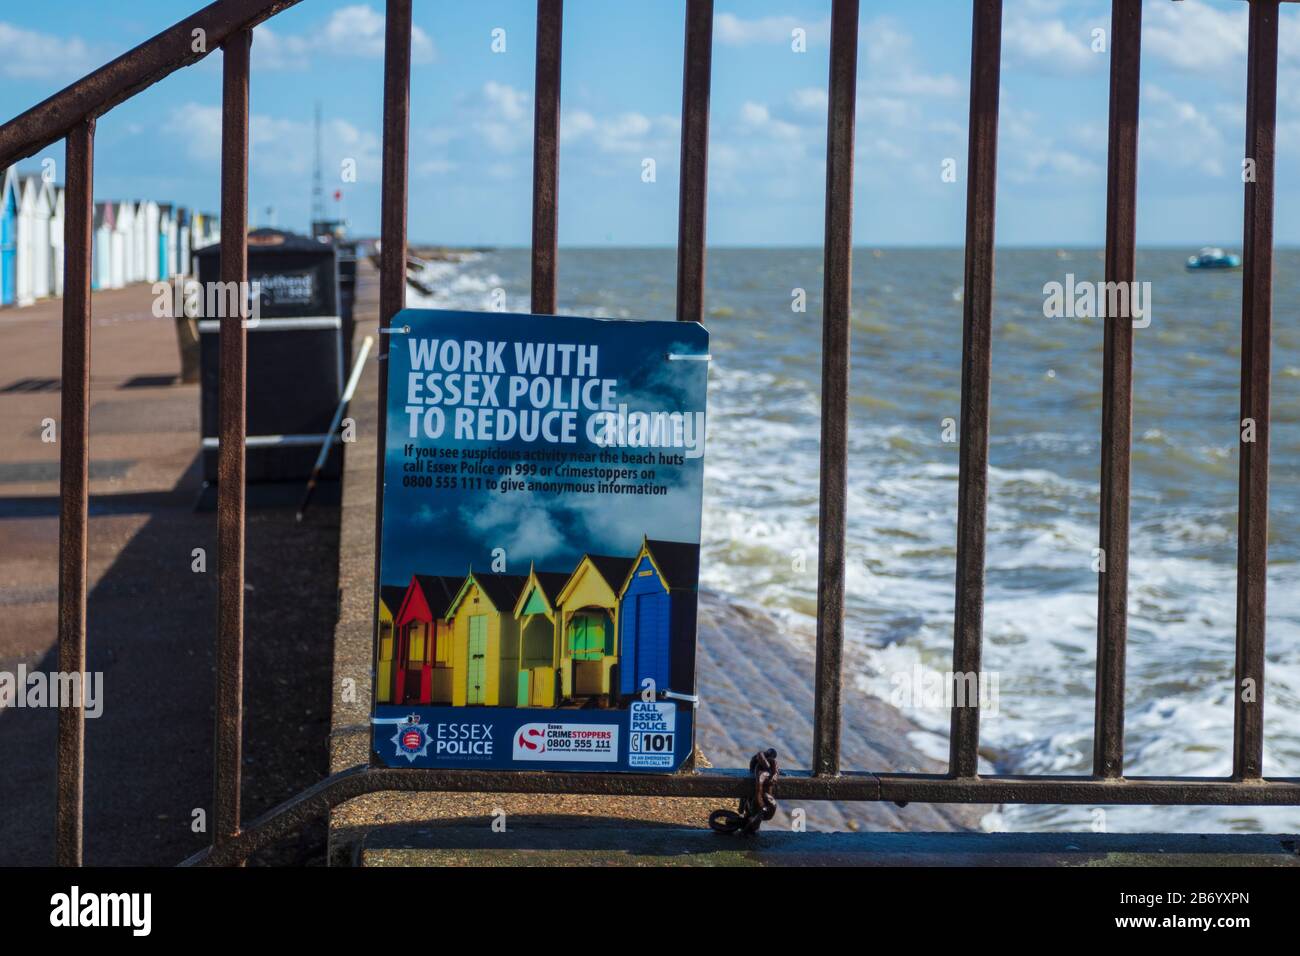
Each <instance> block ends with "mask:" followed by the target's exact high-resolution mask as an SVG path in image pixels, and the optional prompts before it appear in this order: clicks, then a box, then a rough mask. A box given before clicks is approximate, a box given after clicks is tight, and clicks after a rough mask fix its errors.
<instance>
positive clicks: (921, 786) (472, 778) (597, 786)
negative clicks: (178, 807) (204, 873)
mask: <svg viewBox="0 0 1300 956" xmlns="http://www.w3.org/2000/svg"><path fill="white" fill-rule="evenodd" d="M384 791H389V792H395V793H417V792H449V793H556V794H559V793H579V794H593V795H596V796H670V797H723V798H725V797H731V798H734V799H737V800H739V799H741V798H744V797H752V796H753V795H754V776H753V774H752V773H751V772H750V771H748V770H730V771H716V770H715V771H711V772H709V773H707V774H676V775H672V776H666V775H656V774H631V773H565V772H558V773H517V772H512V771H508V770H418V769H416V770H411V769H403V768H385V767H368V766H365V765H361V766H357V767H352V768H350V769H348V770H344V771H342V772H341V773H337V774H335V775H334V776H332V777H328V778H327V779H325V780H322V781H321V782H320V783H318V784H316V785H315V786H314V787H311V788H310V789H308V790H305V791H303V792H302V793H300V794H298V795H297V796H295V797H293V798H292V799H290V800H287V801H286V802H284V803H282V804H280V805H279V806H278V807H275V808H274V809H272V810H270V811H268V812H267V813H265V814H264V815H262V816H261V817H259V818H258V819H256V820H254V821H252V822H251V823H250V824H248V826H247V827H245V828H244V830H243V831H242V832H241V833H240V834H239V836H238V837H237V838H236V839H235V840H234V841H232V842H231V843H230V844H227V845H225V846H218V847H211V848H209V849H206V850H203V851H201V852H199V853H196V854H195V855H194V856H192V857H190V858H189V859H188V860H186V861H185V865H229V864H231V863H236V862H239V861H240V860H243V859H247V857H248V856H250V855H251V854H253V853H255V852H257V851H258V850H260V849H262V848H264V847H267V846H270V845H271V844H272V843H274V842H275V841H276V840H277V839H279V838H281V837H284V836H287V835H289V834H291V833H293V832H295V831H296V830H298V829H300V828H301V827H302V826H303V824H305V823H308V822H310V821H311V820H314V819H318V818H320V817H323V816H324V815H325V814H327V813H328V812H329V811H330V810H331V809H332V808H333V807H336V806H338V805H339V804H341V803H345V802H346V801H348V800H351V799H353V798H355V797H360V796H364V795H366V794H369V793H380V792H384ZM771 795H772V796H773V797H775V798H778V799H783V800H845V801H889V802H894V803H898V802H903V803H907V802H918V803H919V802H930V803H976V804H978V803H1059V804H1085V805H1107V806H1112V805H1134V804H1179V805H1194V804H1204V805H1222V806H1285V805H1290V804H1295V803H1297V802H1300V778H1296V777H1288V778H1280V779H1276V780H1260V781H1250V782H1245V783H1232V782H1229V781H1227V780H1222V779H1207V778H1190V777H1130V778H1128V779H1125V780H1098V779H1095V778H1091V777H1081V776H1076V777H1061V776H1052V777H1048V776H1033V777H1013V776H1005V777H983V778H967V779H956V778H953V777H949V776H941V775H937V774H872V773H859V772H853V771H847V772H845V773H843V774H840V775H838V776H824V775H816V774H810V773H808V772H806V771H782V772H781V776H780V778H779V779H778V780H776V781H775V782H774V784H773V786H772V791H771Z"/></svg>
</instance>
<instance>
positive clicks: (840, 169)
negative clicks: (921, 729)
mask: <svg viewBox="0 0 1300 956" xmlns="http://www.w3.org/2000/svg"><path fill="white" fill-rule="evenodd" d="M857 83H858V0H835V2H834V3H833V5H832V6H831V66H830V80H829V105H828V107H827V116H826V239H825V249H824V255H825V265H824V269H823V272H824V278H823V292H822V409H821V417H822V427H821V488H820V492H819V496H818V497H819V506H818V511H819V514H818V519H817V657H816V662H815V665H814V672H815V674H816V686H815V688H814V696H813V711H814V713H813V770H814V771H815V772H816V773H817V774H818V775H826V776H833V775H835V774H838V773H839V772H840V691H841V686H842V680H843V678H842V674H841V671H842V667H843V659H844V552H845V536H846V535H847V533H848V528H847V518H846V498H847V494H848V492H847V488H848V455H849V446H848V429H849V310H850V299H851V295H852V272H853V133H854V112H855V110H856V104H857Z"/></svg>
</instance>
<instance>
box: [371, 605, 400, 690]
mask: <svg viewBox="0 0 1300 956" xmlns="http://www.w3.org/2000/svg"><path fill="white" fill-rule="evenodd" d="M405 597H406V588H404V587H402V586H401V585H398V584H385V585H384V586H383V587H381V588H380V589H379V634H378V635H377V637H378V640H379V648H378V653H377V654H376V655H375V663H376V665H377V666H376V670H375V700H376V702H378V703H380V704H391V703H392V702H393V644H394V641H393V618H394V617H395V616H396V614H397V612H398V610H399V609H400V608H401V606H402V601H403V600H404V599H405Z"/></svg>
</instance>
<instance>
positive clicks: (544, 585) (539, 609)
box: [514, 567, 569, 707]
mask: <svg viewBox="0 0 1300 956" xmlns="http://www.w3.org/2000/svg"><path fill="white" fill-rule="evenodd" d="M568 579H569V576H568V575H567V574H564V573H563V572H552V571H538V570H537V569H536V568H533V567H529V569H528V580H527V581H526V582H525V583H524V587H523V590H521V591H520V592H519V600H518V601H516V602H515V609H514V617H515V620H516V621H517V622H518V626H519V674H518V681H519V684H518V688H517V689H516V692H515V703H516V706H518V707H554V706H555V705H556V704H557V703H559V694H558V691H559V687H558V686H557V685H558V683H559V665H560V642H559V640H558V639H557V635H558V633H559V632H558V630H557V629H556V611H555V599H556V597H557V596H558V595H559V593H560V591H561V590H563V588H564V585H565V582H567V581H568Z"/></svg>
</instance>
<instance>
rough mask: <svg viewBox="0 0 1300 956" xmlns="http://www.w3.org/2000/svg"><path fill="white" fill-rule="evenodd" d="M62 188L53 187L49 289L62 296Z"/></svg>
mask: <svg viewBox="0 0 1300 956" xmlns="http://www.w3.org/2000/svg"><path fill="white" fill-rule="evenodd" d="M65 192H66V191H65V190H64V188H63V187H62V186H55V187H54V218H53V219H51V220H50V249H51V253H50V288H51V289H52V290H53V292H54V294H55V295H57V296H61V295H63V209H64V204H65V200H66V195H65Z"/></svg>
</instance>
